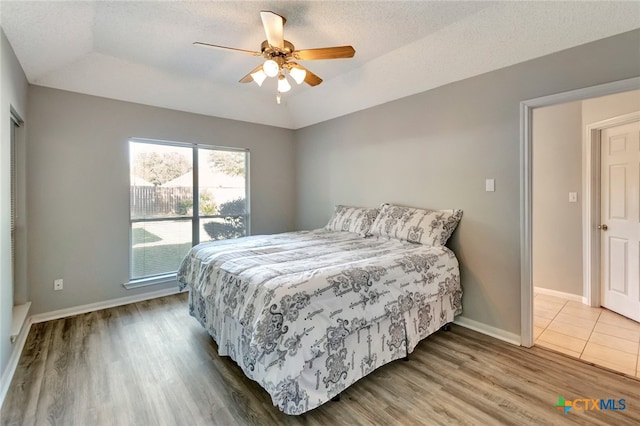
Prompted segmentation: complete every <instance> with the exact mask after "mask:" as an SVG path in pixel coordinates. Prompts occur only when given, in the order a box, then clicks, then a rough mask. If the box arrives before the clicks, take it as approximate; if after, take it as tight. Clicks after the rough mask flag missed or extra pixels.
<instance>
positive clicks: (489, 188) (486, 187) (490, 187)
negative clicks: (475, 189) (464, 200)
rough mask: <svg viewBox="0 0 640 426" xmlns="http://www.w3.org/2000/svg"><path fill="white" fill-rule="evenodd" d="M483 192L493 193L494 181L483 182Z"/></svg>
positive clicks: (494, 188)
mask: <svg viewBox="0 0 640 426" xmlns="http://www.w3.org/2000/svg"><path fill="white" fill-rule="evenodd" d="M484 190H485V191H487V192H494V191H495V190H496V181H495V179H487V180H485V181H484Z"/></svg>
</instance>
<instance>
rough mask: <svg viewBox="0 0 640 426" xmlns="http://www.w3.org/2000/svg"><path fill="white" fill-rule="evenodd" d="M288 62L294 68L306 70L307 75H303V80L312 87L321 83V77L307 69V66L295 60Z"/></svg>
mask: <svg viewBox="0 0 640 426" xmlns="http://www.w3.org/2000/svg"><path fill="white" fill-rule="evenodd" d="M289 64H290V65H291V66H292V67H294V68H300V69H301V70H305V71H306V72H307V75H305V76H304V82H305V83H307V84H308V85H309V86H311V87H313V86H317V85H318V84H320V83H322V79H321V78H320V77H318V76H317V75H316V74H314V73H312V72H311V71H309V69H308V68H305V67H303V66H302V65H300V64H299V63H297V62H289Z"/></svg>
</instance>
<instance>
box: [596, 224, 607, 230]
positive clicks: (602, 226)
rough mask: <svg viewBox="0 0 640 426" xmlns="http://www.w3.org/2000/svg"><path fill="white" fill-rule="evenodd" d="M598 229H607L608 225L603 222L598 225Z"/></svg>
mask: <svg viewBox="0 0 640 426" xmlns="http://www.w3.org/2000/svg"><path fill="white" fill-rule="evenodd" d="M598 229H602V230H603V231H606V230H607V229H609V227H608V226H607V225H605V224H603V225H598Z"/></svg>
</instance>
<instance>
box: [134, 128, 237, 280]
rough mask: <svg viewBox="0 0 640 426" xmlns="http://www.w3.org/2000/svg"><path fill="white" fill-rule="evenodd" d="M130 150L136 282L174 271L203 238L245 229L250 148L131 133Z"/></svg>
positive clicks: (226, 235) (228, 235)
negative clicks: (139, 136)
mask: <svg viewBox="0 0 640 426" xmlns="http://www.w3.org/2000/svg"><path fill="white" fill-rule="evenodd" d="M129 156H130V206H131V207H130V218H131V220H130V222H131V232H130V241H131V244H130V246H131V247H130V264H131V268H130V269H131V270H130V279H131V281H133V282H134V283H135V282H136V281H139V280H147V279H149V280H151V281H153V278H159V277H164V276H167V275H170V274H174V273H175V272H176V270H177V269H178V266H179V265H180V262H181V261H182V258H183V257H184V255H185V254H186V253H187V251H188V250H189V249H190V248H191V246H194V245H196V244H198V243H200V242H202V241H210V240H222V239H229V238H238V237H242V236H245V235H248V233H249V204H248V196H247V195H248V181H249V180H248V160H249V158H248V157H249V153H248V151H246V150H238V149H231V148H219V147H203V146H202V145H194V144H180V143H171V142H159V141H149V140H141V139H132V140H130V141H129ZM129 284H130V285H132V283H129ZM133 285H135V284H133Z"/></svg>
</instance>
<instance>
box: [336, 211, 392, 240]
mask: <svg viewBox="0 0 640 426" xmlns="http://www.w3.org/2000/svg"><path fill="white" fill-rule="evenodd" d="M379 212H380V209H376V208H373V209H370V208H366V207H350V206H340V205H338V206H336V208H335V210H334V212H333V216H331V219H329V223H327V226H325V229H329V230H331V231H347V232H356V233H358V234H360V235H362V236H363V237H364V236H365V235H367V233H368V232H369V229H370V228H371V225H372V224H373V221H374V220H375V219H376V216H378V213H379Z"/></svg>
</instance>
